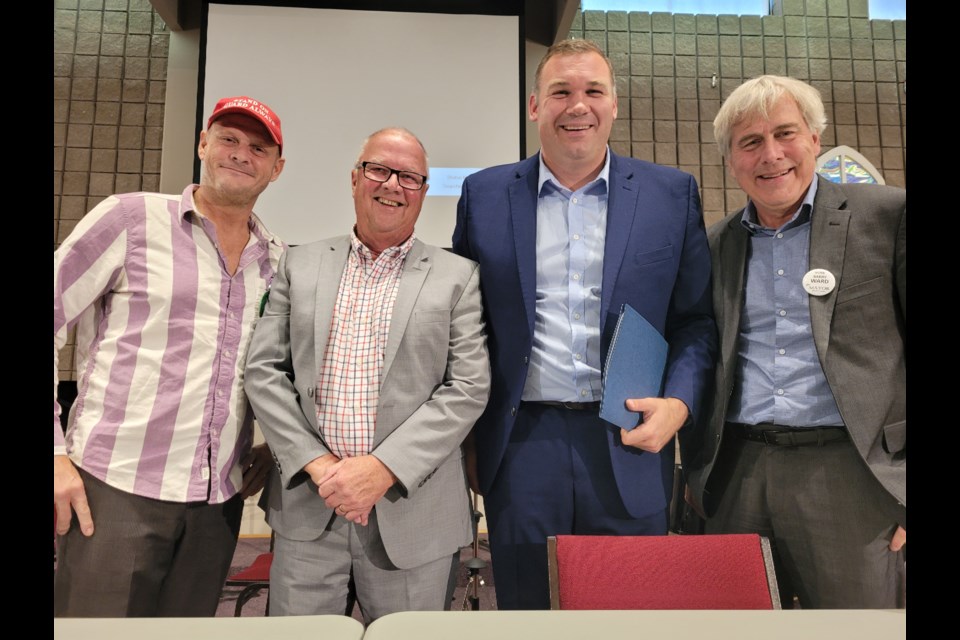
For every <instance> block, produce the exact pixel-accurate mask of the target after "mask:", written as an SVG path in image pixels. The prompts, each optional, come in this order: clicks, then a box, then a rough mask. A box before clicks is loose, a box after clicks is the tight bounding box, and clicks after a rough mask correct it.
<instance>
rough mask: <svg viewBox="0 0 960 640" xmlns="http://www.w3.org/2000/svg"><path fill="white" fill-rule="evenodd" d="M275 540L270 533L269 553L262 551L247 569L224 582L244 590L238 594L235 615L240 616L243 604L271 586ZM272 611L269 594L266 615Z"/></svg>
mask: <svg viewBox="0 0 960 640" xmlns="http://www.w3.org/2000/svg"><path fill="white" fill-rule="evenodd" d="M273 541H274V534H273V533H271V534H270V551H268V552H267V553H261V554H260V555H258V556H257V557H256V558H255V559H254V560H253V564H251V565H250V566H249V567H247V568H246V569H242V570H241V571H238V572H236V573H234V574H233V575H231V576H228V577H227V581H226V582H225V583H224V586H227V587H242V590H241V591H240V593H239V594H238V595H237V607H236V609H234V611H233V615H234V616H235V617H239V616H240V612H241V611H243V605H245V604H247V602H248V601H249V600H250V599H251V598H253V597H255V596H256V595H257V594H258V593H260V591H262V590H263V589H269V588H270V566H271V565H272V564H273ZM269 611H270V594H269V593H268V594H267V608H266V610H265V614H264V615H269Z"/></svg>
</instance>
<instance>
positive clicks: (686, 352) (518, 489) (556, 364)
mask: <svg viewBox="0 0 960 640" xmlns="http://www.w3.org/2000/svg"><path fill="white" fill-rule="evenodd" d="M529 116H530V119H531V120H532V121H534V122H536V123H537V125H538V128H539V132H540V141H541V150H540V153H539V154H537V155H536V156H534V157H532V158H528V159H526V160H523V161H521V162H519V163H517V164H513V165H505V166H500V167H493V168H490V169H486V170H484V171H481V172H479V173H476V174H474V175H472V176H470V177H469V178H467V180H466V181H465V182H464V185H463V192H462V195H461V197H460V203H459V205H458V208H457V226H456V230H455V231H454V234H453V248H454V251H456V252H457V253H459V254H461V255H464V256H467V257H469V258H471V259H473V260H475V261H477V262H479V263H480V280H481V289H482V291H483V301H484V311H485V316H486V321H487V330H488V346H489V349H490V359H491V366H492V369H493V380H492V382H493V386H492V390H491V397H490V401H489V403H488V405H487V408H486V410H485V412H484V414H483V415H482V416H481V418H480V420H479V421H478V422H477V423H476V425H475V426H474V429H473V432H472V434H471V436H470V438H468V442H467V445H468V446H467V453H468V456H471V457H472V456H473V455H475V456H476V458H475V460H471V459H468V471H469V470H470V469H471V467H472V469H473V473H472V474H470V475H471V484H472V485H473V488H474V490H476V491H479V492H480V493H481V494H483V496H484V505H485V510H486V516H487V523H488V526H489V530H490V543H491V551H492V555H493V571H494V582H495V584H496V590H497V606H498V608H500V609H545V608H547V607H548V606H549V594H548V586H547V554H546V538H547V536H550V535H557V534H570V533H576V534H612V535H646V534H649V535H655V534H665V533H666V531H667V519H668V503H669V496H670V490H671V486H672V478H673V468H674V436H675V435H676V434H678V433H679V435H680V440H681V447H683V445H684V443H685V441H686V440H687V439H688V438H687V437H686V436H687V435H688V432H689V431H690V430H691V429H693V426H692V424H693V417H694V415H695V414H696V412H697V409H698V407H699V406H700V400H701V397H702V396H703V394H704V388H705V387H706V386H707V384H708V380H709V378H710V376H711V374H712V371H713V366H714V358H715V351H716V342H717V338H716V326H715V324H714V320H713V312H712V306H711V290H710V252H709V249H708V247H707V239H706V235H705V233H704V225H703V217H702V214H701V210H700V198H699V195H698V192H697V184H696V181H695V180H694V179H693V177H692V176H689V175H687V174H685V173H682V172H680V171H677V170H676V169H671V168H667V167H661V166H658V165H655V164H651V163H648V162H642V161H640V160H634V159H632V158H624V157H621V156H617V155H615V154H614V153H612V152H611V151H610V150H609V148H608V147H607V140H608V138H609V136H610V129H611V127H612V126H613V121H614V119H616V117H617V96H616V85H615V80H614V74H613V67H612V65H611V63H610V60H609V59H608V58H607V57H606V56H605V55H604V54H603V52H602V51H601V50H600V49H599V48H598V47H597V46H596V45H595V44H593V43H591V42H588V41H584V40H570V41H564V42H561V43H558V44H556V45H554V46H552V47H550V49H549V50H548V51H547V54H546V56H545V57H544V58H543V60H542V61H541V62H540V66H539V67H538V69H537V74H536V82H535V86H534V91H533V93H532V94H531V96H530V102H529ZM623 303H629V304H630V305H631V306H632V307H633V308H635V309H636V310H637V311H638V312H639V313H640V314H641V315H643V316H644V317H645V318H646V319H647V320H648V321H649V322H650V323H651V324H652V325H653V326H654V327H656V328H657V330H659V331H660V332H661V333H662V334H663V335H664V337H665V338H666V339H667V341H668V343H669V345H670V351H669V355H668V358H667V366H666V373H665V380H664V392H663V397H662V398H635V399H631V400H628V401H627V408H628V409H630V410H631V411H636V412H637V419H638V422H639V421H640V418H641V414H642V424H640V425H639V426H638V427H636V428H634V429H632V430H630V431H625V430H621V429H620V428H618V427H614V426H613V425H611V424H609V423H607V422H605V421H603V420H601V419H600V418H599V417H598V409H599V402H598V400H599V399H600V380H601V370H602V362H603V358H604V356H605V354H606V350H607V346H608V344H609V339H610V335H611V333H612V331H613V328H614V326H615V324H616V318H617V315H618V313H619V311H620V308H621V306H622V305H623ZM688 425H689V426H688Z"/></svg>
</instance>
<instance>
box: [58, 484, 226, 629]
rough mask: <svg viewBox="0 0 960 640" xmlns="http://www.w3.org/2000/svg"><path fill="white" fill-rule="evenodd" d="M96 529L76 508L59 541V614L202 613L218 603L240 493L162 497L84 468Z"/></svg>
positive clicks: (211, 611)
mask: <svg viewBox="0 0 960 640" xmlns="http://www.w3.org/2000/svg"><path fill="white" fill-rule="evenodd" d="M80 477H81V478H83V484H84V487H85V489H86V493H87V500H88V501H89V503H90V512H91V513H92V514H93V524H94V528H95V531H94V534H93V535H92V536H91V537H89V538H88V537H86V536H84V535H83V534H82V533H80V529H79V527H78V525H77V519H76V516H74V518H73V520H72V522H71V523H70V531H68V532H67V533H66V535H63V536H60V537H59V541H58V562H57V571H56V573H55V575H54V580H53V615H54V616H55V617H103V618H124V617H164V616H175V617H197V616H213V615H214V614H215V613H216V611H217V604H218V603H219V600H220V594H221V592H222V591H223V583H224V580H226V577H227V573H228V572H229V570H230V562H231V560H232V559H233V552H234V550H235V548H236V545H237V536H238V534H239V532H240V518H241V516H242V515H243V501H242V500H241V499H240V496H239V495H237V496H234V497H233V498H232V499H230V500H228V501H227V502H225V503H223V504H206V503H197V502H194V503H178V502H164V501H161V500H152V499H150V498H143V497H140V496H136V495H133V494H130V493H127V492H125V491H120V490H118V489H114V488H113V487H110V486H108V485H107V484H105V483H103V482H101V481H100V480H97V479H96V478H94V477H93V476H91V475H90V474H88V473H86V472H85V471H83V470H82V469H81V470H80Z"/></svg>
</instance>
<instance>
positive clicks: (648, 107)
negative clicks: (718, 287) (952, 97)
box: [570, 0, 907, 224]
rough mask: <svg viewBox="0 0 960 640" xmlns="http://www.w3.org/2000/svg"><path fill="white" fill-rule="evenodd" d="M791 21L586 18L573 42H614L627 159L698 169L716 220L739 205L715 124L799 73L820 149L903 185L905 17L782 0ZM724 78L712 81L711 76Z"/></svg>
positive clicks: (620, 133)
mask: <svg viewBox="0 0 960 640" xmlns="http://www.w3.org/2000/svg"><path fill="white" fill-rule="evenodd" d="M779 9H780V11H781V12H782V14H783V15H776V16H763V17H760V16H732V15H720V16H717V15H684V14H670V13H646V12H632V11H631V12H626V11H609V12H603V11H587V12H584V13H582V14H580V13H578V14H577V15H576V17H575V18H574V22H573V26H572V29H571V32H570V35H571V36H575V37H578V38H587V39H590V40H593V41H595V42H596V43H597V44H599V45H600V46H601V47H605V48H606V51H607V54H608V55H609V56H610V58H611V60H612V61H613V64H614V69H615V71H616V73H617V74H618V80H617V93H618V100H619V103H618V109H619V115H618V120H617V121H616V122H615V123H614V127H613V132H612V134H611V143H610V144H611V147H612V148H613V149H614V150H615V151H616V152H618V153H621V154H624V155H631V156H633V157H636V158H642V159H644V160H651V161H653V162H658V163H660V164H666V165H671V166H675V167H679V168H680V169H683V170H684V171H687V172H689V173H691V174H693V175H694V176H695V177H696V178H697V182H698V183H699V184H700V188H701V193H702V195H703V208H704V217H705V219H706V222H707V224H710V223H712V222H715V221H716V220H719V219H720V218H721V217H723V215H725V214H726V213H729V212H730V211H733V210H735V209H737V208H739V207H742V206H743V204H744V203H745V196H744V195H743V193H742V192H741V191H740V189H739V187H738V186H737V184H736V182H735V181H734V180H733V179H732V178H730V177H729V176H728V175H727V174H726V171H725V170H724V167H723V164H722V159H721V156H720V153H719V151H718V150H717V146H716V144H715V143H714V139H713V118H714V116H716V114H717V110H718V109H719V108H720V104H721V102H722V101H723V99H724V98H726V96H728V95H729V94H730V92H731V91H732V90H733V89H734V88H736V87H737V86H738V85H739V84H740V83H741V82H743V81H744V80H747V79H749V78H752V77H754V76H757V75H760V74H763V73H775V74H785V75H791V76H794V77H796V78H800V79H802V80H806V81H809V82H810V83H811V84H812V85H813V86H815V87H816V88H817V89H819V91H820V93H821V95H822V96H823V99H824V103H825V105H826V108H827V119H828V125H827V129H826V131H824V134H823V140H822V148H823V151H826V150H827V149H829V148H831V147H834V146H836V145H840V144H845V145H847V146H850V147H853V148H854V149H857V150H858V151H860V152H861V153H862V154H863V155H864V156H865V157H866V158H867V159H868V160H869V161H870V162H871V163H873V164H874V166H876V168H877V169H878V170H880V172H881V173H882V174H883V176H884V179H885V180H886V182H887V184H892V185H897V186H903V187H905V186H906V163H905V153H906V90H905V82H906V44H907V41H906V21H904V20H893V21H891V20H870V19H868V17H867V0H783V1H782V2H781V3H780V7H779ZM714 77H715V80H714Z"/></svg>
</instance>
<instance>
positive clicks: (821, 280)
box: [803, 269, 837, 296]
mask: <svg viewBox="0 0 960 640" xmlns="http://www.w3.org/2000/svg"><path fill="white" fill-rule="evenodd" d="M836 286H837V279H836V278H834V277H833V274H832V273H830V272H829V271H827V270H826V269H811V270H810V271H807V272H806V273H805V274H803V290H804V291H806V292H807V293H809V294H810V295H812V296H825V295H827V294H828V293H830V292H831V291H833V288H834V287H836Z"/></svg>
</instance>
